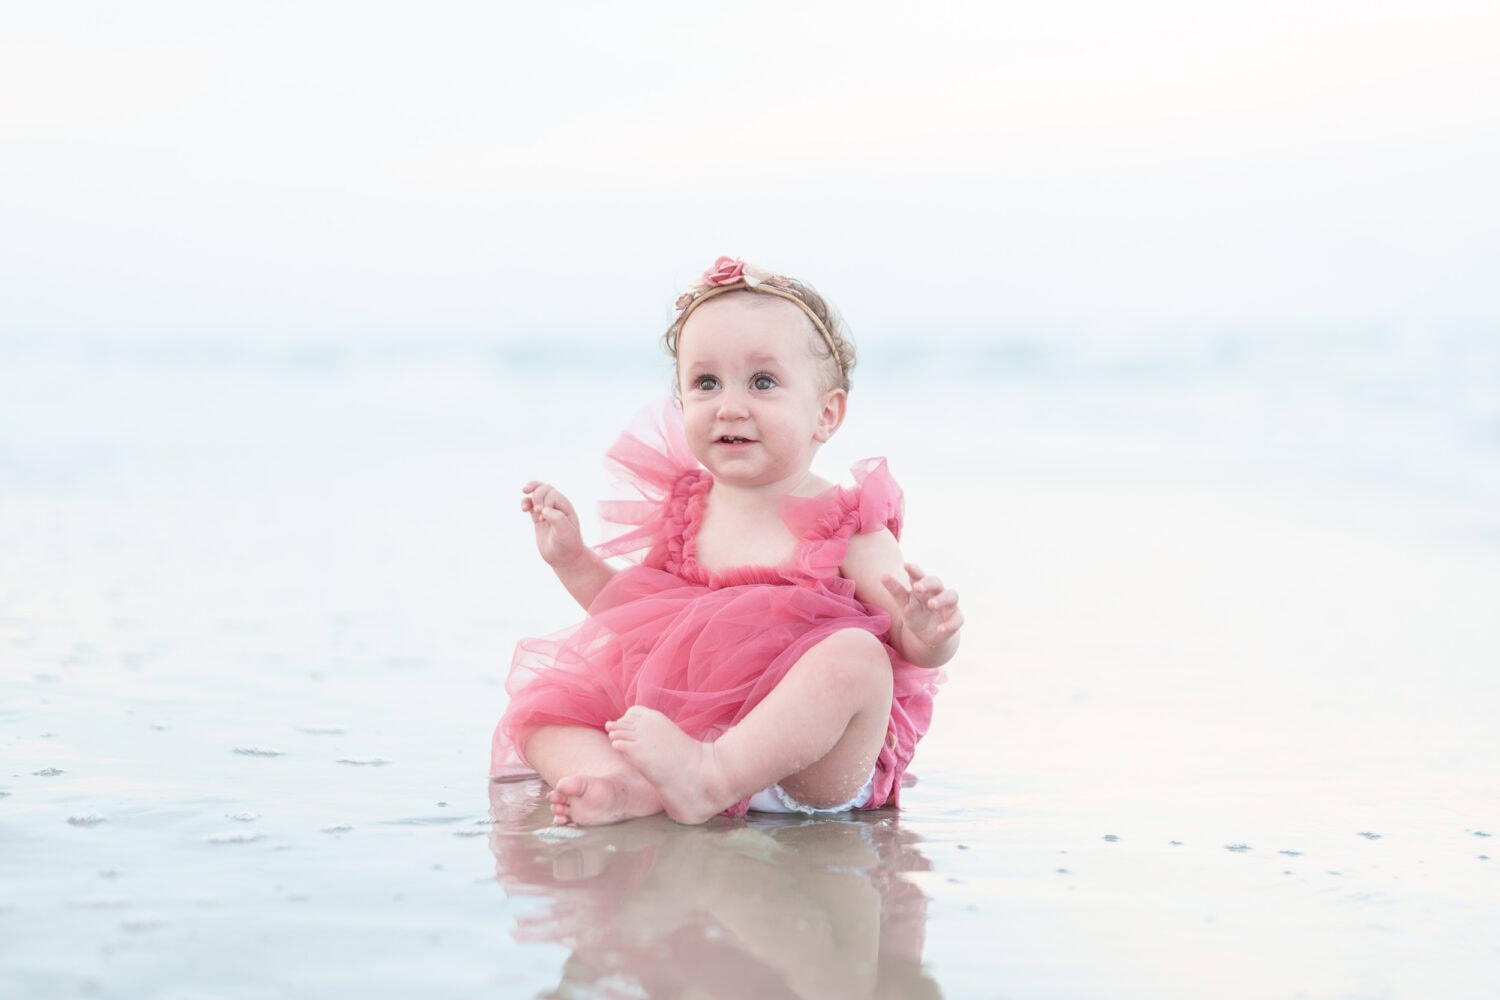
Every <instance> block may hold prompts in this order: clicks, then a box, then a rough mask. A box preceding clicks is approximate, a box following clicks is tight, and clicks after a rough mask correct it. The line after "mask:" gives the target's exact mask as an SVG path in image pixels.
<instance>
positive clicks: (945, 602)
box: [927, 590, 958, 611]
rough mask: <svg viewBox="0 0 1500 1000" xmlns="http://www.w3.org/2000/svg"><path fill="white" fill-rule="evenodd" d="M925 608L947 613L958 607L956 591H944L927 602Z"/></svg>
mask: <svg viewBox="0 0 1500 1000" xmlns="http://www.w3.org/2000/svg"><path fill="white" fill-rule="evenodd" d="M927 606H928V607H929V608H931V609H932V610H934V611H948V610H950V609H952V608H956V607H958V591H956V590H945V591H943V592H942V593H941V594H938V595H936V596H935V597H933V598H932V599H931V600H930V601H928V602H927Z"/></svg>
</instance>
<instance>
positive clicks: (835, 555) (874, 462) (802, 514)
mask: <svg viewBox="0 0 1500 1000" xmlns="http://www.w3.org/2000/svg"><path fill="white" fill-rule="evenodd" d="M851 471H852V472H853V473H854V485H853V486H852V487H849V486H835V487H833V488H832V489H829V490H825V491H824V492H822V493H820V494H818V495H817V496H815V497H787V498H786V499H785V500H783V501H782V502H781V518H782V520H783V521H785V522H786V525H787V527H789V528H790V529H791V530H792V533H793V534H795V535H796V536H797V537H798V538H800V539H802V544H801V545H799V546H798V548H797V556H796V560H795V565H794V566H793V570H794V571H795V573H796V575H797V576H799V577H802V578H804V579H806V580H809V581H822V582H827V581H829V580H831V579H833V578H836V577H837V576H838V569H839V566H840V565H841V564H842V563H843V561H844V554H845V552H847V551H848V549H849V539H850V538H852V537H853V536H854V535H866V534H869V533H870V532H872V531H879V530H880V529H881V528H885V529H887V530H888V531H890V533H891V534H893V535H895V536H896V538H898V539H899V538H900V537H901V524H902V521H903V519H904V518H905V514H906V500H905V497H904V495H903V494H902V492H901V487H900V486H899V485H897V483H896V480H895V478H894V477H893V476H892V475H891V473H890V469H889V468H887V467H886V463H885V459H883V458H867V459H865V460H864V461H862V462H859V463H856V464H855V465H854V467H853V469H852V470H851Z"/></svg>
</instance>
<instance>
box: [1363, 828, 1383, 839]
mask: <svg viewBox="0 0 1500 1000" xmlns="http://www.w3.org/2000/svg"><path fill="white" fill-rule="evenodd" d="M1359 835H1360V836H1361V837H1363V838H1365V839H1366V840H1379V839H1380V834H1378V833H1371V832H1370V831H1369V830H1362V831H1360V834H1359Z"/></svg>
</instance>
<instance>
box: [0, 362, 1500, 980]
mask: <svg viewBox="0 0 1500 1000" xmlns="http://www.w3.org/2000/svg"><path fill="white" fill-rule="evenodd" d="M199 374H200V375H202V373H199ZM90 377H91V378H92V379H93V380H94V381H93V383H92V384H86V385H84V386H83V387H82V388H83V389H84V390H86V391H89V392H91V393H92V394H93V398H96V399H97V398H100V397H101V396H102V397H104V398H109V394H110V393H115V394H117V395H118V396H119V398H121V399H122V400H123V399H131V400H141V399H145V400H147V404H146V405H145V407H144V410H141V409H137V410H135V411H133V412H135V413H136V414H137V415H136V416H134V417H126V418H122V420H121V421H119V422H116V423H114V424H112V425H104V424H100V425H97V426H96V425H93V424H89V425H88V426H85V425H84V424H83V423H82V422H80V423H76V424H73V425H69V424H68V423H67V420H66V414H65V413H63V411H62V410H61V409H60V408H55V407H54V408H51V409H49V408H47V407H46V406H43V404H42V403H41V402H40V401H39V400H40V396H41V394H40V393H38V394H37V398H36V399H35V400H33V402H32V403H31V404H30V405H31V407H32V410H31V411H30V413H31V415H32V416H34V417H37V418H39V419H43V420H44V426H45V427H46V428H47V430H45V431H40V430H38V431H28V432H27V436H26V437H16V436H13V437H12V438H10V439H9V441H10V452H9V457H8V458H7V462H8V465H7V472H8V475H9V477H10V482H11V484H12V485H11V487H10V488H8V489H6V490H5V491H4V493H3V495H0V515H3V516H0V554H3V559H4V563H3V568H4V591H3V594H0V746H3V747H4V758H3V764H0V941H3V942H4V945H3V948H0V995H7V996H27V997H73V996H98V997H137V996H153V997H156V996H160V997H197V996H216V997H217V996H222V997H259V996H278V997H279V996H328V995H334V996H338V995H344V994H348V993H353V992H356V991H357V992H359V993H360V994H362V995H365V996H373V997H379V996H392V997H395V996H412V995H422V996H455V997H457V996H475V995H496V994H498V995H502V996H536V995H549V994H555V995H583V996H588V995H595V996H634V995H679V994H681V993H684V992H686V993H689V994H690V995H691V994H692V992H693V991H694V990H696V991H698V992H699V993H700V994H702V995H716V996H745V997H750V996H754V997H764V996H775V995H803V996H830V995H839V996H903V997H905V996H917V997H920V996H947V997H970V996H986V997H988V996H997V997H999V996H1017V997H1081V996H1122V997H1137V996H1139V997H1148V996H1149V997H1159V996H1182V997H1194V996H1204V995H1212V996H1245V997H1267V996H1273V997H1281V996H1285V997H1294V996H1307V997H1382V996H1412V997H1417V996H1433V995H1441V996H1455V997H1482V996H1488V995H1490V994H1491V992H1492V990H1493V983H1494V981H1495V976H1496V974H1497V972H1500V943H1497V942H1500V904H1497V902H1496V901H1497V900H1500V874H1497V871H1500V869H1497V867H1496V861H1495V860H1494V858H1495V856H1496V848H1495V846H1494V845H1495V843H1496V840H1495V837H1496V836H1497V835H1500V796H1497V795H1496V790H1497V775H1500V741H1497V739H1496V738H1495V736H1494V735H1493V721H1492V720H1493V716H1494V711H1495V708H1496V706H1497V705H1500V678H1497V676H1496V674H1495V672H1494V670H1493V664H1494V663H1496V662H1500V635H1497V631H1500V630H1497V628H1496V625H1495V621H1494V614H1493V605H1494V600H1493V595H1494V594H1495V593H1500V550H1497V549H1496V547H1495V546H1494V544H1493V541H1492V540H1490V541H1488V542H1486V541H1485V540H1483V539H1476V538H1474V537H1473V536H1472V535H1469V534H1463V533H1461V532H1458V531H1456V530H1454V531H1450V530H1449V526H1450V522H1448V521H1445V520H1444V519H1443V518H1441V517H1436V518H1435V517H1431V516H1428V515H1429V513H1430V512H1428V511H1425V510H1420V509H1417V508H1414V507H1412V506H1410V505H1405V504H1402V503H1397V502H1394V501H1390V498H1388V497H1385V496H1383V495H1382V494H1380V493H1379V492H1371V491H1359V490H1351V491H1346V492H1340V491H1335V490H1328V489H1316V490H1311V491H1310V490H1308V489H1303V488H1299V487H1298V486H1297V484H1285V483H1282V484H1265V485H1262V486H1259V487H1254V486H1252V487H1247V486H1245V485H1244V484H1242V483H1241V484H1223V483H1214V482H1206V481H1180V480H1173V479H1169V478H1165V477H1162V476H1159V475H1149V476H1111V475H1108V474H1105V473H1102V472H1097V471H1095V472H1093V473H1090V474H1088V475H1078V474H1076V473H1074V472H1067V471H1059V472H1057V473H1055V474H1041V473H1037V472H1036V471H1035V470H1033V471H1032V472H1031V473H1029V474H1027V475H1025V476H1022V475H1017V474H1011V473H1007V472H1006V471H1005V470H1003V469H998V468H992V469H984V470H976V469H969V470H967V471H966V472H964V473H961V474H960V473H955V471H954V469H953V468H952V467H949V468H948V469H947V470H946V474H944V475H938V474H937V473H938V472H939V471H942V470H938V469H933V470H928V469H922V468H920V467H919V468H916V469H915V470H914V471H915V473H916V474H915V475H907V476H903V480H904V482H905V484H906V486H907V491H908V507H909V511H910V516H911V521H910V524H911V528H910V531H909V534H908V536H907V539H906V545H907V551H908V552H909V553H910V554H912V555H913V556H914V557H917V558H919V560H920V561H921V562H922V563H923V564H924V566H926V567H927V568H929V569H932V570H934V571H938V572H942V573H943V574H944V575H945V576H946V577H948V578H949V579H950V580H951V581H952V582H953V583H955V585H957V586H959V587H960V588H961V590H962V592H963V594H964V600H965V604H966V609H967V612H968V617H969V622H970V625H969V629H968V634H967V636H966V638H965V647H964V650H963V652H962V653H961V655H960V656H959V658H958V659H957V660H956V661H955V662H954V663H953V665H952V666H951V669H950V671H949V673H950V676H951V680H950V681H949V683H948V685H947V687H946V688H945V690H944V691H943V693H942V694H941V695H940V697H939V700H938V705H937V718H936V722H935V725H934V730H933V732H932V734H931V735H930V736H929V737H928V739H927V740H926V741H925V742H924V743H923V745H922V746H921V748H920V750H919V755H918V759H917V763H916V766H915V768H914V770H915V772H916V774H917V776H918V781H917V783H916V784H915V785H914V786H913V787H911V788H909V789H907V791H906V792H905V794H904V799H903V801H904V803H905V808H904V809H903V810H902V811H901V812H900V813H896V812H893V811H878V812H874V813H868V814H861V815H856V816H852V817H847V818H841V819H833V820H821V821H815V822H797V821H787V820H785V819H782V818H776V817H763V816H752V817H750V818H748V819H747V820H736V821H730V820H723V819H720V820H715V821H713V822H711V823H709V824H707V825H706V826H704V827H701V828H683V827H679V826H677V825H675V824H673V823H671V822H670V821H667V820H665V819H662V818H659V817H658V818H653V819H647V820H640V821H635V822H632V823H627V824H620V825H617V826H612V827H607V828H600V829H594V830H582V831H579V830H559V829H556V828H553V827H551V826H550V825H548V824H547V822H546V815H545V810H542V809H540V808H539V807H538V804H539V801H540V795H541V794H542V789H541V787H540V786H539V785H538V784H537V783H535V782H531V783H525V782H523V783H517V784H509V785H498V784H492V783H489V782H487V781H486V779H485V776H484V767H485V761H486V753H487V747H488V743H487V741H488V735H489V729H490V727H491V726H492V725H493V721H494V719H495V717H496V715H497V714H498V710H499V706H500V699H501V697H502V695H503V692H502V690H501V687H500V683H501V680H502V677H503V671H504V666H505V663H506V661H507V660H508V655H509V648H510V646H511V644H512V643H513V642H514V640H515V638H516V637H518V636H519V635H522V634H527V633H528V632H535V631H541V630H544V629H538V628H537V627H536V623H538V622H542V623H545V628H546V629H550V628H554V627H556V626H558V625H561V624H565V623H566V622H568V621H570V620H571V618H570V617H569V616H570V615H571V611H570V610H569V608H568V605H567V602H566V598H565V597H564V596H561V595H558V594H556V593H553V592H552V591H551V590H549V589H548V588H547V587H546V583H547V581H546V579H545V577H544V575H543V571H542V567H540V566H539V565H537V564H536V563H535V560H534V556H533V555H532V554H531V553H530V552H529V551H527V545H528V544H529V543H528V540H527V539H526V538H525V537H524V532H522V531H517V530H514V529H515V528H517V527H519V526H518V525H511V524H509V522H508V520H507V516H508V515H510V514H511V513H512V511H511V508H510V499H511V494H512V492H513V488H514V485H515V483H514V482H513V480H515V479H516V474H515V472H516V470H518V469H527V470H531V469H535V468H538V467H539V463H540V462H541V461H542V460H543V459H545V458H546V457H547V456H546V455H545V454H544V453H543V451H542V448H541V446H540V445H538V444H537V443H536V442H535V441H533V440H512V439H510V438H507V437H506V436H505V435H503V434H500V433H498V432H497V430H496V429H497V428H504V427H507V426H517V425H518V423H517V422H518V420H519V417H520V415H521V414H522V413H525V412H526V411H527V408H528V407H530V406H531V405H533V404H534V402H535V400H534V399H528V398H527V397H525V396H524V394H519V395H516V396H506V395H505V394H502V393H498V392H497V391H496V386H495V384H493V382H492V381H491V380H489V379H487V378H485V377H481V376H473V377H467V378H466V377H465V376H463V375H457V374H455V372H453V371H451V370H446V369H445V370H442V371H439V372H437V373H435V374H433V375H432V376H431V378H427V377H426V376H424V375H423V374H422V373H421V372H420V371H418V372H413V371H411V370H409V369H402V370H401V371H400V373H399V374H392V373H391V372H386V371H383V370H377V371H374V372H370V371H354V372H348V371H332V372H330V371H323V370H316V369H315V370H311V371H307V372H303V373H301V374H300V375H297V376H295V377H292V378H288V377H287V376H286V375H285V373H274V374H273V375H260V374H256V373H253V372H252V373H249V374H246V373H244V372H238V373H236V374H235V375H234V376H233V377H223V378H220V377H215V376H212V374H211V373H210V374H209V375H208V376H204V377H201V378H198V379H195V380H182V379H179V378H175V377H173V378H170V379H168V380H167V381H166V382H165V383H164V384H166V385H169V386H170V387H171V394H168V396H167V397H163V396H161V395H158V396H156V397H153V396H152V394H151V392H150V391H149V390H151V389H152V388H153V383H152V382H151V379H152V377H153V376H151V375H150V374H149V373H145V374H143V373H141V372H135V373H130V372H125V373H121V372H114V373H113V374H111V373H109V372H108V371H104V372H96V373H94V375H92V376H90ZM188 386H191V387H188ZM155 387H156V388H161V386H155ZM10 388H12V389H15V388H16V386H15V385H11V386H10ZM597 388H598V389H599V394H600V396H601V398H600V400H599V401H598V403H597V405H598V406H599V407H600V408H601V409H608V408H609V407H611V406H616V405H618V406H619V408H620V409H621V410H622V411H624V412H628V407H629V405H630V401H631V400H632V399H635V398H639V392H638V387H637V386H634V385H622V386H618V387H614V388H610V387H609V386H607V385H600V386H597ZM267 389H274V391H275V397H276V404H277V407H278V411H279V412H281V413H282V414H283V416H280V417H266V416H265V414H264V411H263V410H260V409H256V410H254V411H253V412H254V413H255V417H254V419H251V418H248V417H246V416H244V412H247V411H241V410H238V409H236V406H237V404H238V403H240V402H244V403H245V404H246V406H249V405H250V404H251V401H257V405H259V403H260V402H263V401H264V399H265V395H266V390H267ZM439 389H440V390H441V391H435V390H439ZM172 394H175V395H172ZM11 398H12V400H13V402H12V403H11V404H9V405H10V406H11V407H12V408H13V410H12V412H15V410H14V408H15V407H17V406H18V404H16V403H15V402H14V399H15V396H14V395H12V397H11ZM153 398H154V399H156V400H157V402H155V403H152V402H150V401H151V400H152V399H153ZM209 404H214V405H209ZM199 407H201V408H199ZM194 412H197V413H203V414H207V416H206V417H204V418H203V419H202V420H200V421H199V422H197V423H194V422H192V421H185V420H183V419H182V417H183V416H184V414H188V413H194ZM142 414H143V415H142ZM13 426H14V425H13ZM581 426H583V422H580V427H581ZM309 428H312V430H311V431H310V430H309ZM607 432H608V428H607V427H601V428H600V429H598V430H597V431H585V430H580V429H572V428H569V427H564V428H562V429H560V430H559V432H558V435H557V437H558V438H560V439H561V440H563V441H565V442H567V445H568V449H569V454H573V453H575V452H576V453H577V454H578V455H579V457H578V458H577V459H568V460H567V461H566V462H565V463H564V464H565V465H567V466H569V467H567V468H564V469H562V470H561V474H559V475H558V476H557V478H563V477H564V476H565V475H567V474H574V473H576V475H578V476H579V477H582V478H581V482H582V483H583V486H582V489H581V490H575V492H576V493H578V494H579V495H580V497H583V496H586V495H587V491H588V490H589V489H590V488H592V487H591V483H592V482H593V480H591V479H589V478H588V477H589V476H590V475H594V474H595V473H592V472H590V471H588V470H591V469H593V467H594V466H595V464H596V463H595V459H594V458H593V455H594V454H597V448H596V447H594V445H593V443H592V441H590V440H587V436H588V435H589V434H593V433H598V434H607ZM48 435H50V437H49V436H48ZM17 441H21V442H22V445H17V444H16V442H17ZM27 442H31V443H32V444H34V446H30V445H28V444H27ZM59 455H60V456H61V457H57V456H59ZM184 456H185V457H184ZM936 461H937V460H936V459H935V460H934V462H936ZM914 464H915V465H918V466H919V465H920V462H919V461H918V462H913V461H912V460H911V459H910V458H909V459H908V467H911V466H912V465H914ZM929 472H930V473H931V474H929ZM981 473H982V474H981ZM548 474H549V475H551V474H552V473H550V472H549V473H548ZM939 511H940V512H941V516H940V517H938V516H933V515H934V512H939ZM971 524H985V525H989V526H990V527H989V528H988V529H987V530H986V531H985V532H984V533H983V534H982V535H981V536H980V537H979V538H978V540H977V541H976V536H975V534H974V533H973V532H971V531H969V530H967V529H965V530H955V528H954V526H955V525H971ZM568 989H572V990H573V991H574V992H572V993H569V992H567V990H568Z"/></svg>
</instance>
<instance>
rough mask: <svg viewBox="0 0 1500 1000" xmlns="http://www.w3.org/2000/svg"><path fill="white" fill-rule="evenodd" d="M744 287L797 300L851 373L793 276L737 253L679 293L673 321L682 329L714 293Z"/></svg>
mask: <svg viewBox="0 0 1500 1000" xmlns="http://www.w3.org/2000/svg"><path fill="white" fill-rule="evenodd" d="M741 289H744V290H746V291H751V292H759V293H761V294H762V295H775V296H777V297H779V298H783V299H786V300H787V301H788V302H791V303H793V304H795V305H796V306H797V308H799V309H801V310H802V311H803V312H804V313H806V314H807V318H808V319H810V320H812V325H813V327H814V328H815V329H816V330H817V331H818V333H820V334H822V335H823V342H824V343H826V344H827V345H828V353H829V354H830V355H832V357H833V363H834V364H835V365H837V366H838V369H839V374H840V375H843V376H847V375H848V372H846V371H844V359H843V358H841V357H840V356H839V349H838V345H837V343H836V342H835V341H834V339H833V334H831V333H830V332H829V331H828V327H827V326H825V325H824V324H823V321H822V320H821V319H819V318H818V315H817V313H815V312H813V311H812V309H810V308H808V305H807V303H806V302H804V301H802V297H801V296H800V295H797V294H796V293H795V292H793V291H792V290H791V289H792V282H791V280H790V279H789V278H786V277H783V276H782V275H779V274H772V273H771V272H770V271H767V270H765V269H764V268H760V267H756V266H755V265H753V264H746V263H745V262H744V261H742V260H740V259H739V258H737V257H720V258H719V259H718V260H716V261H714V266H713V267H711V268H709V269H708V270H707V271H704V272H703V277H702V278H700V279H698V284H696V285H694V286H693V287H692V288H690V289H688V290H687V291H686V292H683V293H682V295H680V296H678V298H677V312H678V316H677V322H676V323H675V324H673V325H674V327H675V328H676V329H677V330H681V329H682V324H683V323H686V322H687V318H688V316H690V315H691V314H692V312H693V310H694V309H697V308H698V307H699V306H701V305H702V304H703V303H705V302H707V301H708V300H709V299H711V298H713V297H714V296H716V295H723V294H724V293H725V292H735V291H740V290H741Z"/></svg>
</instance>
